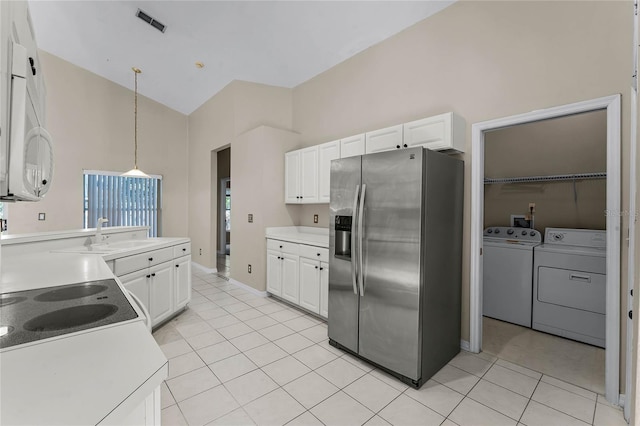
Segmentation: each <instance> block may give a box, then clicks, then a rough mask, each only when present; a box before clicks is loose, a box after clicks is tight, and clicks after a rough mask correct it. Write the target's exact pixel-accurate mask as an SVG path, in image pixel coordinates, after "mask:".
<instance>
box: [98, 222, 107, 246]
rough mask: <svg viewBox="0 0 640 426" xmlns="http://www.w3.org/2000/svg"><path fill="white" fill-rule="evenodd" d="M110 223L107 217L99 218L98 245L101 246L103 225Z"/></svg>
mask: <svg viewBox="0 0 640 426" xmlns="http://www.w3.org/2000/svg"><path fill="white" fill-rule="evenodd" d="M107 222H109V219H107V218H106V217H100V218H98V226H96V244H100V243H101V242H102V239H103V238H102V224H103V223H107Z"/></svg>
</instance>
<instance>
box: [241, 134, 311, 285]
mask: <svg viewBox="0 0 640 426" xmlns="http://www.w3.org/2000/svg"><path fill="white" fill-rule="evenodd" d="M297 142H298V135H297V134H295V133H292V132H288V131H286V130H280V129H276V128H273V127H269V126H259V127H257V128H255V129H253V130H250V131H248V132H246V133H243V134H242V135H240V136H238V137H237V138H236V140H235V141H234V143H233V148H232V155H231V182H232V185H233V192H232V193H233V195H232V200H233V201H232V208H231V226H232V228H231V230H232V232H233V242H232V244H231V278H233V279H236V280H238V281H240V282H242V283H244V284H247V285H250V286H252V287H254V288H256V289H257V290H260V291H265V290H266V281H265V279H266V250H267V249H266V240H265V237H264V235H265V228H266V227H270V226H291V225H295V224H296V223H297V222H298V221H299V219H298V216H297V209H295V208H292V207H297V206H289V205H286V204H284V154H285V152H287V151H290V150H292V149H294V147H295V146H296V144H297ZM248 214H253V223H249V222H248V219H247V216H248ZM249 264H250V265H251V274H249V273H248V272H247V270H248V268H247V265H249Z"/></svg>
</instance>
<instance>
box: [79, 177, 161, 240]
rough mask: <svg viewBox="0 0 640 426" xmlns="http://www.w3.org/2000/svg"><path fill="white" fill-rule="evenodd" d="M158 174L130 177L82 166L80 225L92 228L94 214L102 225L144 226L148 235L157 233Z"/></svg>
mask: <svg viewBox="0 0 640 426" xmlns="http://www.w3.org/2000/svg"><path fill="white" fill-rule="evenodd" d="M161 211H162V176H152V179H144V178H130V177H123V176H120V174H119V173H115V172H102V171H95V170H85V172H84V227H85V228H95V227H96V224H97V222H98V218H100V217H106V218H107V219H108V220H109V222H108V223H107V224H105V226H107V225H108V226H148V227H149V236H150V237H158V236H159V235H160V230H161V227H160V220H161Z"/></svg>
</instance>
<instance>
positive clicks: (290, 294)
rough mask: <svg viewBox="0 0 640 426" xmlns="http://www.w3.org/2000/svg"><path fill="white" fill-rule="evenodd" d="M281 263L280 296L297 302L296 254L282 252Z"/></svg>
mask: <svg viewBox="0 0 640 426" xmlns="http://www.w3.org/2000/svg"><path fill="white" fill-rule="evenodd" d="M280 262H281V264H282V298H283V299H285V300H288V301H289V302H292V303H296V304H297V303H298V293H299V292H298V256H294V255H291V254H286V253H285V254H283V255H282V256H281V259H280Z"/></svg>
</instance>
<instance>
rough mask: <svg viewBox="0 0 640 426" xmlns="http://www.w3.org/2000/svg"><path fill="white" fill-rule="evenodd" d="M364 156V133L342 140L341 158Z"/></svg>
mask: <svg viewBox="0 0 640 426" xmlns="http://www.w3.org/2000/svg"><path fill="white" fill-rule="evenodd" d="M364 154H365V152H364V133H362V134H360V135H355V136H350V137H348V138H344V139H341V140H340V158H347V157H354V156H356V155H364Z"/></svg>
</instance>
